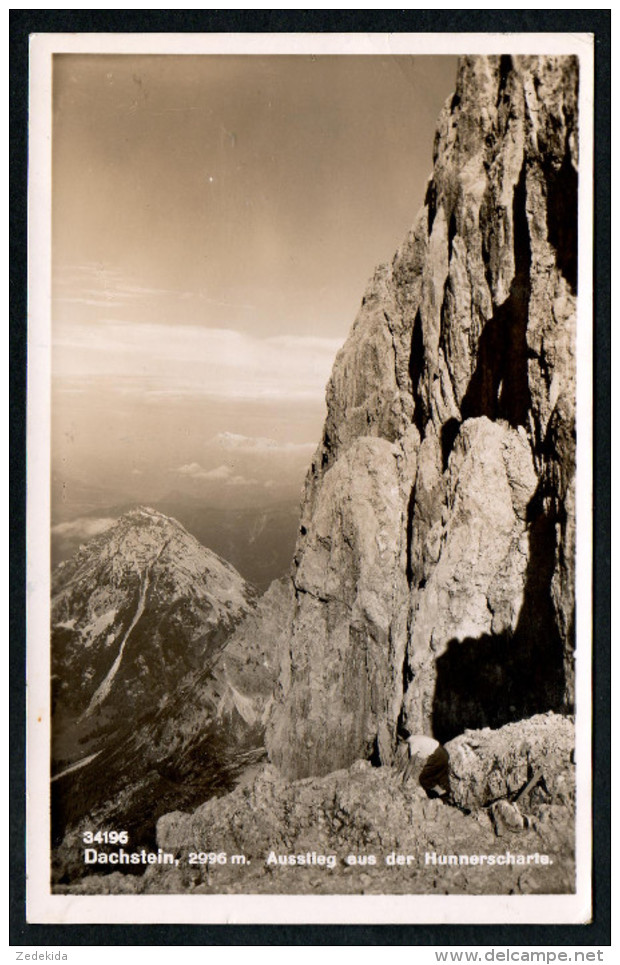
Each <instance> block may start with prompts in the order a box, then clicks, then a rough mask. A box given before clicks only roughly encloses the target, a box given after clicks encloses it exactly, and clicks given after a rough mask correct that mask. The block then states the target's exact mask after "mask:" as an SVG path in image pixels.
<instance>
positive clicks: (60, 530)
mask: <svg viewBox="0 0 620 965" xmlns="http://www.w3.org/2000/svg"><path fill="white" fill-rule="evenodd" d="M115 522H116V520H115V519H111V518H110V517H107V516H105V517H100V518H99V519H91V518H90V517H86V516H81V517H79V518H78V519H72V520H71V522H69V523H57V525H56V526H52V534H53V535H54V536H63V537H66V538H68V539H79V540H86V539H91V538H92V537H93V536H99V534H100V533H105V531H106V530H107V529H110V527H111V526H113V525H114V523H115Z"/></svg>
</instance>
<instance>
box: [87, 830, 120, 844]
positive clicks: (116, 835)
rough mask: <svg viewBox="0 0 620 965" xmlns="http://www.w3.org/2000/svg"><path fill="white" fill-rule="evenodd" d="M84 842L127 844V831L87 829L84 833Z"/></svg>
mask: <svg viewBox="0 0 620 965" xmlns="http://www.w3.org/2000/svg"><path fill="white" fill-rule="evenodd" d="M82 841H83V842H84V844H127V842H128V841H129V834H128V832H127V831H94V832H93V831H85V832H84V834H83V835H82Z"/></svg>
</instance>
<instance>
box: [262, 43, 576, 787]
mask: <svg viewBox="0 0 620 965" xmlns="http://www.w3.org/2000/svg"><path fill="white" fill-rule="evenodd" d="M577 87H578V62H577V60H576V59H575V58H566V57H510V56H501V57H499V56H497V57H466V58H463V59H462V60H461V62H460V65H459V70H458V76H457V83H456V90H455V93H454V95H453V96H452V98H451V99H450V101H449V102H448V103H447V104H446V106H445V107H444V110H443V112H442V114H441V116H440V119H439V124H438V130H437V135H436V141H435V147H434V169H433V173H432V177H431V179H430V180H429V183H428V189H427V192H426V199H425V204H424V206H423V208H422V210H421V212H420V214H419V215H418V218H417V220H416V222H415V224H414V226H413V228H412V229H411V231H410V233H409V235H408V236H407V238H406V239H405V241H404V243H403V244H402V245H401V247H400V248H399V250H398V251H397V252H396V255H395V257H394V259H393V261H392V263H391V265H389V266H386V267H382V268H379V269H378V270H377V271H376V273H375V275H374V277H373V279H372V280H371V282H370V285H369V288H368V291H367V292H366V294H365V296H364V299H363V302H362V306H361V309H360V312H359V314H358V317H357V319H356V321H355V323H354V325H353V328H352V330H351V333H350V336H349V338H348V340H347V342H346V344H345V345H344V347H343V349H342V350H341V352H340V353H339V355H338V357H337V359H336V362H335V365H334V369H333V372H332V376H331V379H330V382H329V385H328V389H327V403H328V414H327V419H326V423H325V429H324V433H323V439H322V441H321V444H320V446H319V448H318V450H317V452H316V454H315V457H314V460H313V463H312V467H311V470H310V472H309V474H308V478H307V481H306V489H305V496H304V503H303V508H302V517H301V524H300V531H299V538H298V543H297V548H296V553H295V560H294V573H293V578H292V586H293V593H294V598H295V599H294V617H293V621H292V630H291V634H290V636H289V637H288V638H287V639H286V646H285V647H284V649H283V652H282V654H281V666H282V670H281V675H280V682H279V687H278V691H277V694H276V701H275V709H274V712H273V714H272V717H271V721H270V724H269V727H268V734H267V743H268V749H269V752H270V756H271V759H272V761H273V762H274V763H275V764H276V765H277V766H278V767H279V768H280V769H281V770H282V772H283V773H284V775H285V776H286V777H288V778H290V779H296V778H300V777H304V776H308V775H316V774H325V773H328V772H330V771H333V770H335V769H337V768H342V767H348V766H349V765H350V764H351V763H352V762H353V761H355V760H356V759H357V758H360V757H362V758H364V757H366V758H368V757H373V758H374V760H375V761H376V762H379V761H380V762H382V763H390V762H391V759H392V754H393V751H394V748H395V745H396V740H397V734H398V731H399V729H404V730H407V731H417V732H427V733H434V734H435V735H436V736H437V737H438V738H439V739H441V740H443V741H446V740H449V739H451V738H453V737H455V736H456V735H457V734H460V733H462V732H463V731H464V730H465V729H466V728H479V727H486V726H491V727H498V726H501V725H504V724H506V723H508V722H510V721H514V720H518V719H520V718H522V717H526V716H531V715H533V714H536V713H541V712H543V713H544V712H547V711H549V710H556V711H558V710H559V711H567V710H570V709H571V707H572V700H573V659H572V655H573V617H574V593H573V583H574V564H573V560H574V450H575V424H574V417H575V344H574V340H575V306H576V278H577V264H576V255H577V234H576V226H577V164H578V157H577V140H578V138H577Z"/></svg>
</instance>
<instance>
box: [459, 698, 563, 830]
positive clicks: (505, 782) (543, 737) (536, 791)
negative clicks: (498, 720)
mask: <svg viewBox="0 0 620 965" xmlns="http://www.w3.org/2000/svg"><path fill="white" fill-rule="evenodd" d="M574 747H575V733H574V727H573V723H572V721H571V720H569V719H568V718H567V717H562V716H560V715H559V714H552V713H550V714H538V715H537V716H535V717H530V718H528V719H527V720H522V721H519V722H518V723H516V724H506V726H505V727H501V728H500V729H499V730H490V729H486V728H485V729H484V730H478V731H472V730H466V731H465V733H464V734H462V735H461V736H460V737H456V738H455V739H454V740H452V741H450V742H449V743H448V744H446V750H447V751H448V754H449V756H450V797H451V799H452V801H453V802H454V803H455V804H458V805H459V806H460V807H463V808H467V809H468V810H475V809H476V808H480V807H486V806H488V805H491V804H493V803H494V802H496V801H499V800H500V799H501V800H503V801H506V799H509V798H512V799H516V798H518V805H519V809H520V810H521V811H531V810H532V809H533V808H535V807H536V805H537V804H540V803H541V802H546V803H548V804H566V805H571V806H574V801H575V766H574V758H573V754H574ZM530 782H531V783H530Z"/></svg>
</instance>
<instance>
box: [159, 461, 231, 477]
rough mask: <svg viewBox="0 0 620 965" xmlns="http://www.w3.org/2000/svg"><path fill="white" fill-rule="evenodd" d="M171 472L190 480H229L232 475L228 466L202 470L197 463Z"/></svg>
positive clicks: (191, 463) (188, 464)
mask: <svg viewBox="0 0 620 965" xmlns="http://www.w3.org/2000/svg"><path fill="white" fill-rule="evenodd" d="M171 472H176V473H178V475H179V476H187V477H189V478H190V479H230V477H231V476H232V474H233V471H232V469H231V468H230V466H217V468H216V469H204V468H203V466H201V465H200V463H198V462H190V463H187V465H185V466H179V467H178V469H172V470H171Z"/></svg>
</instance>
